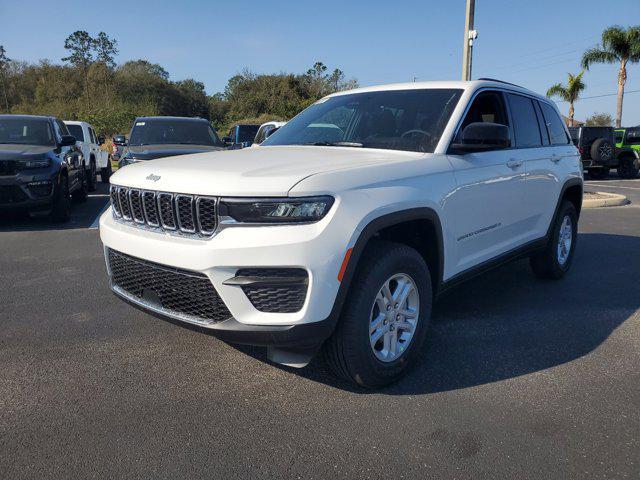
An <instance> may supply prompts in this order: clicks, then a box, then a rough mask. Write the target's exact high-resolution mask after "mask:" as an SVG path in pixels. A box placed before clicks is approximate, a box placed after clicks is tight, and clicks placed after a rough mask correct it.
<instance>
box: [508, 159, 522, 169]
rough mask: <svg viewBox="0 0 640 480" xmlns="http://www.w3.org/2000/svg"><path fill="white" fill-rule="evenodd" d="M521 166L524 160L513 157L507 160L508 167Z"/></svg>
mask: <svg viewBox="0 0 640 480" xmlns="http://www.w3.org/2000/svg"><path fill="white" fill-rule="evenodd" d="M520 166H522V160H516V159H515V158H512V159H511V160H509V161H508V162H507V167H509V168H518V167H520Z"/></svg>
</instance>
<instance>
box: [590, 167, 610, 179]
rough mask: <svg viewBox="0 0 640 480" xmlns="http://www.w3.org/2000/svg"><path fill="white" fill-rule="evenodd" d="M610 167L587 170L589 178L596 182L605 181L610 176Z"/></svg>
mask: <svg viewBox="0 0 640 480" xmlns="http://www.w3.org/2000/svg"><path fill="white" fill-rule="evenodd" d="M609 170H610V169H609V167H598V168H590V169H589V170H587V172H588V173H589V176H590V177H591V178H593V179H594V180H604V179H605V178H607V177H608V176H609Z"/></svg>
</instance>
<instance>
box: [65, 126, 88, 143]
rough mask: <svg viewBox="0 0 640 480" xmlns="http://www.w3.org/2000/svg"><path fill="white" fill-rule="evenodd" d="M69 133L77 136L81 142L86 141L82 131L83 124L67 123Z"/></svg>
mask: <svg viewBox="0 0 640 480" xmlns="http://www.w3.org/2000/svg"><path fill="white" fill-rule="evenodd" d="M67 128H68V129H69V133H70V134H71V135H73V136H74V137H76V140H77V141H79V142H84V133H83V132H82V126H80V125H67Z"/></svg>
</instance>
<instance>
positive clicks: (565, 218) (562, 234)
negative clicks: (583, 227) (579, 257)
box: [529, 201, 578, 280]
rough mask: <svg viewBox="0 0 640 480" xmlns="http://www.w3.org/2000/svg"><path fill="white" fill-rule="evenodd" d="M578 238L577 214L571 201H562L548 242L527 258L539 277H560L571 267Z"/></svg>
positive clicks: (555, 278)
mask: <svg viewBox="0 0 640 480" xmlns="http://www.w3.org/2000/svg"><path fill="white" fill-rule="evenodd" d="M577 240H578V214H577V212H576V208H575V207H574V206H573V203H571V202H567V201H565V202H563V203H562V205H561V206H560V210H559V211H558V215H557V216H556V218H555V220H554V224H553V228H552V229H551V239H550V240H549V243H548V244H547V246H546V247H545V249H544V250H542V251H541V252H539V253H536V254H535V255H533V256H532V257H531V258H530V259H529V263H530V264H531V269H532V270H533V273H534V274H535V275H536V276H537V277H539V278H549V279H554V280H557V279H560V278H562V277H564V276H565V274H566V273H567V272H568V271H569V268H570V267H571V262H572V261H573V254H574V252H575V250H576V242H577Z"/></svg>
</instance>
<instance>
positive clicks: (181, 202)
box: [110, 185, 218, 237]
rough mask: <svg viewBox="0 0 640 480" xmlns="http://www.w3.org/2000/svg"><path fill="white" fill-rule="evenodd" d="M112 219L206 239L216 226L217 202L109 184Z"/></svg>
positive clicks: (185, 195)
mask: <svg viewBox="0 0 640 480" xmlns="http://www.w3.org/2000/svg"><path fill="white" fill-rule="evenodd" d="M110 196H111V207H112V209H113V215H114V217H115V218H116V219H118V220H120V221H123V222H125V223H128V224H131V225H133V226H140V227H150V228H154V229H158V230H164V231H168V232H179V233H182V234H186V235H196V236H205V237H209V236H211V235H213V233H214V232H215V230H216V227H217V226H218V216H217V214H216V208H217V203H218V201H217V199H216V198H215V197H201V196H197V195H187V194H183V193H177V194H176V193H170V192H156V191H153V190H139V189H137V188H129V187H120V186H118V185H111V190H110Z"/></svg>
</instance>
